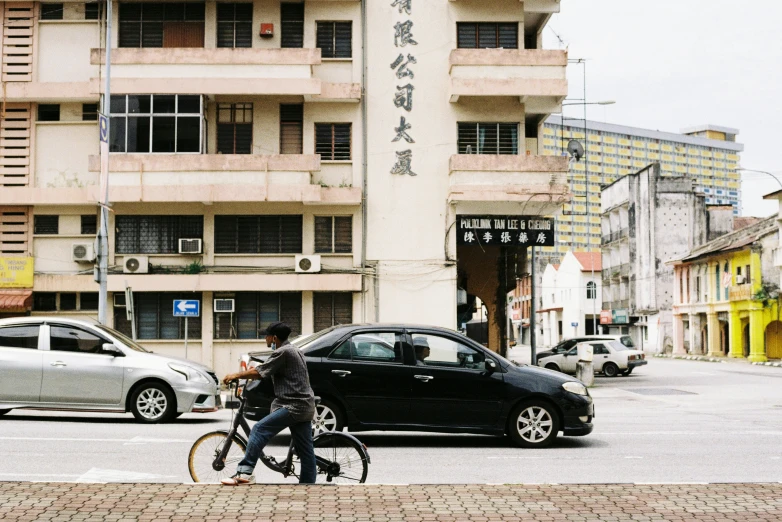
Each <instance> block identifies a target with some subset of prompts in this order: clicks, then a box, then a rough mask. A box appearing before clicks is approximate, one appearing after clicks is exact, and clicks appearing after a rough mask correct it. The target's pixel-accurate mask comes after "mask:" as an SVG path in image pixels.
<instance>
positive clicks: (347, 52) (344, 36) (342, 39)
mask: <svg viewBox="0 0 782 522" xmlns="http://www.w3.org/2000/svg"><path fill="white" fill-rule="evenodd" d="M352 56H353V22H334V57H335V58H351V57H352Z"/></svg>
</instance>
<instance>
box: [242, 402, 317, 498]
mask: <svg viewBox="0 0 782 522" xmlns="http://www.w3.org/2000/svg"><path fill="white" fill-rule="evenodd" d="M285 428H290V429H291V437H292V438H293V446H294V447H295V448H296V454H297V455H298V456H299V461H300V462H301V470H299V471H300V473H299V484H314V483H315V475H316V469H315V450H314V448H313V446H312V423H311V422H309V421H307V422H296V421H294V420H293V417H291V414H290V412H289V411H288V409H287V408H280V409H279V410H277V411H275V412H274V413H270V414H269V415H267V416H266V417H264V418H263V419H261V420H259V421H258V422H256V423H255V426H253V429H252V431H251V432H250V439H249V440H248V441H247V451H246V452H245V454H244V459H242V461H241V462H240V463H239V466H238V467H237V468H236V471H237V472H238V473H244V474H245V475H251V474H252V472H253V470H254V469H255V466H256V464H258V459H259V458H260V457H261V452H262V451H263V448H265V447H266V444H268V443H269V441H270V440H271V438H272V437H274V436H275V435H277V434H278V433H279V432H281V431H282V430H284V429H285Z"/></svg>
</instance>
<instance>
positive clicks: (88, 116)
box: [81, 103, 98, 121]
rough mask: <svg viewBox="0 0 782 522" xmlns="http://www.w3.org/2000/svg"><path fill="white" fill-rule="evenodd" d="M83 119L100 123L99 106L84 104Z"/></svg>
mask: <svg viewBox="0 0 782 522" xmlns="http://www.w3.org/2000/svg"><path fill="white" fill-rule="evenodd" d="M81 119H82V121H98V104H97V103H82V104H81Z"/></svg>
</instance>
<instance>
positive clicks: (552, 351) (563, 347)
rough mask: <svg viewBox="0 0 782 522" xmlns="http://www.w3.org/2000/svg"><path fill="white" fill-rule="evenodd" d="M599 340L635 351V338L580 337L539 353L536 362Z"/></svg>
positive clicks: (623, 336)
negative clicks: (617, 342) (576, 346)
mask: <svg viewBox="0 0 782 522" xmlns="http://www.w3.org/2000/svg"><path fill="white" fill-rule="evenodd" d="M597 340H606V341H619V342H620V343H622V344H623V345H625V346H627V347H628V348H632V349H635V344H634V343H633V338H632V337H630V336H629V335H582V336H580V337H571V338H569V339H564V340H562V341H560V342H559V343H558V344H556V345H555V346H554V347H553V348H551V349H549V350H543V351H540V352H538V353H537V356H536V360H537V362H540V360H541V359H543V358H545V357H550V356H551V355H555V354H561V353H564V352H568V351H570V349H571V348H573V347H574V346H575V345H577V344H578V343H581V342H584V341H597Z"/></svg>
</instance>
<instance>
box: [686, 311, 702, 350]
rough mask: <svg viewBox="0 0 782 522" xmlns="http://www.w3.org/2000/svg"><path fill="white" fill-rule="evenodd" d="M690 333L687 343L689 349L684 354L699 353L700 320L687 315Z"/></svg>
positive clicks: (694, 315)
mask: <svg viewBox="0 0 782 522" xmlns="http://www.w3.org/2000/svg"><path fill="white" fill-rule="evenodd" d="M688 319H689V325H690V331H689V332H688V333H689V336H688V338H687V341H688V343H689V349H686V350H684V351H685V353H700V350H701V318H700V317H699V316H698V315H697V314H690V315H689V318H688Z"/></svg>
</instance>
